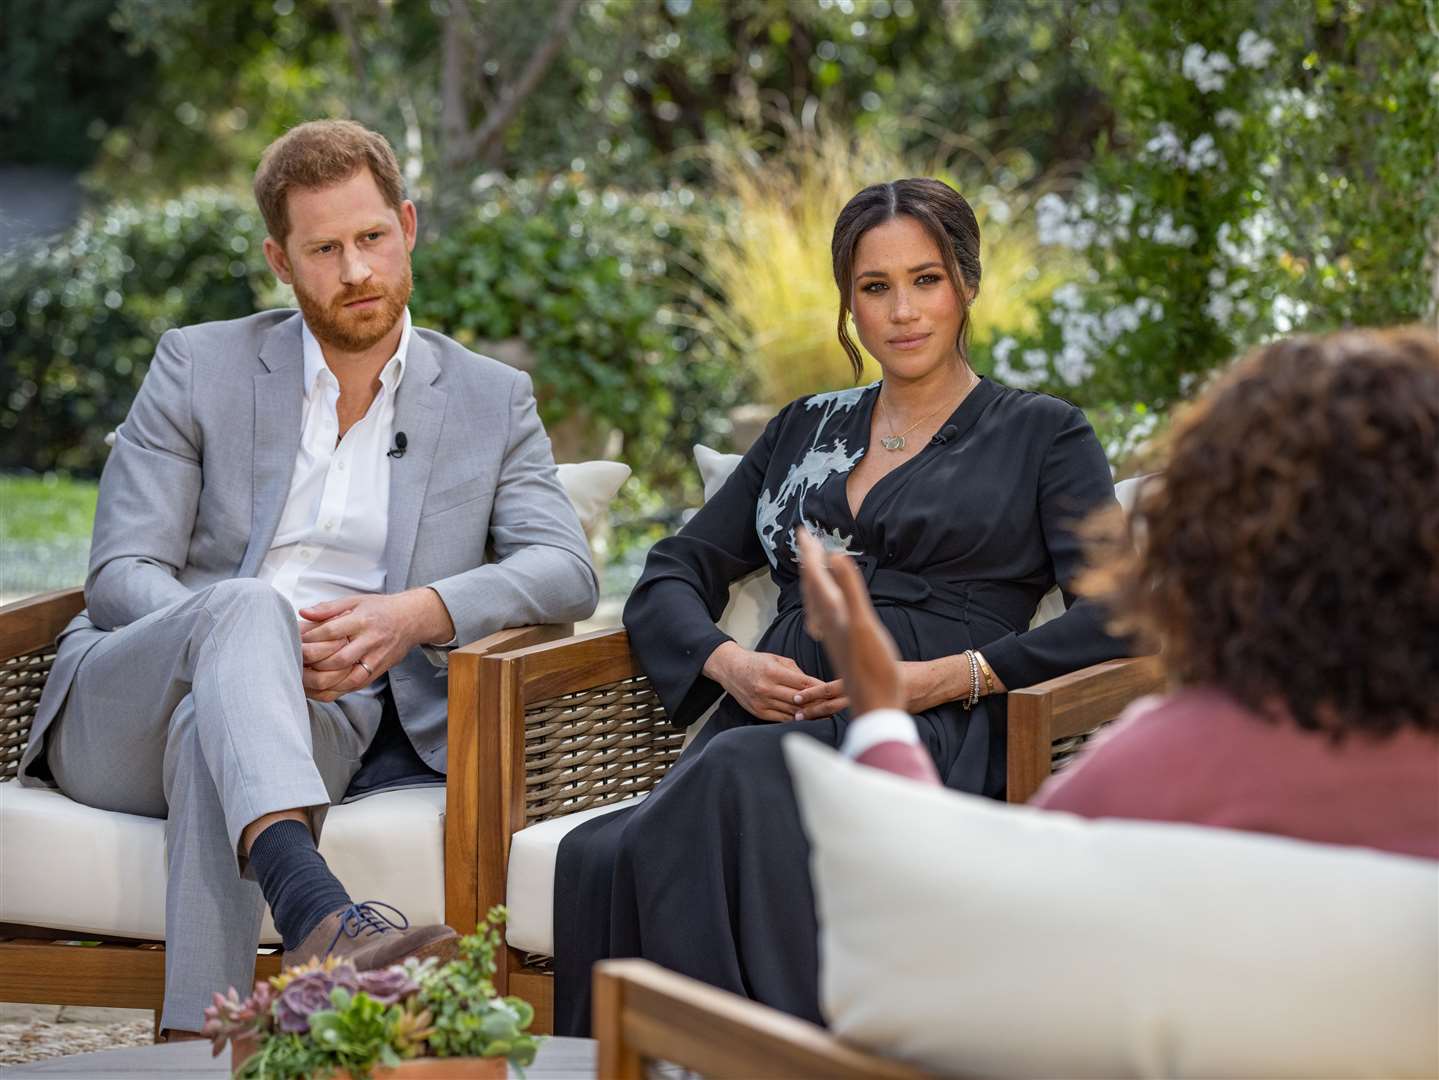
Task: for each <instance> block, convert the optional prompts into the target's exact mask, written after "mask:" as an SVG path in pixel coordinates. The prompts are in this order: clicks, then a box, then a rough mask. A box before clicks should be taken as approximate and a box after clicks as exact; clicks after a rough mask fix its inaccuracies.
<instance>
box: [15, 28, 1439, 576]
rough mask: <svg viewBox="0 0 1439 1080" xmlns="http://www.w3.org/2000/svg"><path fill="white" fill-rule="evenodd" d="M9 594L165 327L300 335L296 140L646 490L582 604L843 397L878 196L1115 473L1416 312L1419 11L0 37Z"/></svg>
mask: <svg viewBox="0 0 1439 1080" xmlns="http://www.w3.org/2000/svg"><path fill="white" fill-rule="evenodd" d="M0 28H3V32H0V64H3V70H5V71H6V73H7V77H6V79H5V80H4V81H3V83H0V156H3V164H0V596H3V597H7V598H8V597H14V596H17V595H24V594H26V593H29V592H34V591H38V590H41V589H45V588H54V587H59V586H64V585H73V584H77V583H79V582H80V581H81V580H82V579H83V575H84V563H85V554H86V550H87V548H88V542H89V525H90V519H91V516H92V515H93V509H94V498H95V484H94V482H95V478H96V477H97V476H98V473H99V470H100V468H101V467H102V465H103V463H104V458H105V442H104V439H105V435H106V434H107V433H108V432H109V431H110V430H111V429H113V428H114V426H115V425H116V424H117V423H118V422H119V421H120V420H121V419H122V418H123V416H124V414H125V411H126V409H127V407H128V405H129V402H130V400H131V398H132V397H133V395H134V392H135V390H136V388H137V387H138V386H139V383H140V380H141V379H142V378H143V376H144V373H145V369H146V365H147V363H148V361H149V358H150V355H151V352H152V349H153V347H154V343H155V341H156V339H157V338H158V337H159V336H160V334H161V333H162V332H163V331H164V330H165V329H167V328H169V327H171V326H176V325H182V324H186V323H192V322H197V321H203V320H209V319H224V318H232V317H236V316H241V315H245V314H248V313H249V312H251V311H253V310H255V309H256V308H258V307H266V306H275V305H281V304H285V303H286V302H287V296H286V292H285V290H284V289H283V288H282V287H279V286H278V285H277V284H276V283H275V282H274V280H273V279H272V277H271V276H270V275H269V273H268V271H267V270H266V268H265V265H264V261H263V258H262V256H261V251H260V241H261V239H262V237H263V228H262V225H261V222H260V219H259V215H258V213H257V212H256V211H255V209H254V206H253V202H252V200H251V198H250V196H249V192H248V181H249V178H250V176H251V174H252V171H253V168H254V165H255V162H256V160H257V158H258V155H259V152H260V150H261V149H262V148H263V147H264V145H265V144H266V143H267V142H268V141H269V140H270V139H271V138H273V137H274V136H275V135H277V134H279V133H280V132H282V131H283V130H285V129H286V128H287V127H288V126H290V125H292V124H294V123H296V122H298V121H300V120H303V119H308V118H312V117H317V116H350V117H353V118H355V119H358V120H360V121H362V122H364V123H366V124H369V125H371V126H373V127H376V128H378V129H379V130H381V131H383V132H385V133H386V135H388V136H389V138H390V140H391V141H392V143H393V144H394V146H395V147H396V149H397V151H398V153H399V154H400V157H401V159H402V164H403V167H404V170H405V174H406V177H407V181H408V183H409V186H410V190H411V194H412V196H413V197H414V198H415V199H416V201H417V203H418V204H419V207H420V220H421V225H422V239H421V243H420V246H419V248H418V249H417V251H416V256H415V282H416V288H415V295H414V299H413V302H412V310H413V312H414V315H415V317H416V319H417V321H419V322H420V323H422V324H424V325H427V326H431V327H434V328H436V329H440V330H443V331H444V332H446V333H449V334H451V335H453V336H455V337H456V338H458V339H459V340H461V341H463V342H465V343H467V344H469V345H471V346H472V347H474V348H476V349H479V350H481V351H487V352H490V353H492V354H493V355H497V356H500V357H501V358H503V359H506V360H508V361H509V362H513V363H518V364H521V365H524V366H526V367H527V368H528V369H529V370H530V371H531V372H532V374H533V376H534V379H535V383H536V387H537V392H538V394H539V397H540V401H541V407H542V411H543V415H544V417H545V419H546V422H547V423H548V424H549V425H550V428H551V431H552V434H553V435H554V438H555V442H556V449H557V454H558V456H559V457H560V458H561V460H581V459H584V458H588V457H595V456H601V455H603V456H612V457H619V458H621V459H622V460H625V461H627V462H628V463H629V464H631V465H632V466H633V467H634V470H635V477H634V478H633V479H632V480H631V481H630V483H629V484H628V485H627V486H626V489H625V491H624V492H623V493H622V495H621V497H620V499H619V500H618V501H617V502H616V504H615V507H614V512H613V526H614V527H613V529H612V531H611V532H610V534H609V538H608V540H607V542H606V543H607V547H608V550H607V551H606V552H604V554H605V555H606V556H607V562H608V564H609V565H608V570H607V573H606V586H605V587H606V592H607V594H608V595H609V596H610V597H611V599H612V600H613V598H614V597H617V596H622V595H623V594H624V593H625V592H626V591H627V589H628V587H629V585H630V583H631V582H632V580H633V577H634V575H635V573H636V571H637V568H638V565H639V562H640V560H641V559H642V557H643V553H644V551H645V549H646V548H647V546H648V544H649V543H650V542H652V541H653V539H655V538H656V537H657V536H660V535H663V534H664V533H665V532H667V531H670V530H672V529H674V528H675V527H676V526H677V524H678V522H679V518H680V513H681V511H682V510H683V508H684V507H686V506H690V505H694V504H695V503H697V502H698V500H699V497H700V488H699V482H698V476H697V474H696V473H695V470H694V468H693V465H692V462H691V460H690V448H691V446H692V444H694V443H696V442H707V443H709V444H711V445H716V446H720V447H723V448H735V449H743V447H744V446H745V445H746V444H747V440H748V439H749V438H751V437H752V435H753V433H754V430H755V426H754V424H755V418H756V417H760V418H763V417H765V416H767V415H768V414H769V413H771V412H772V411H773V410H774V408H775V407H776V406H778V405H780V404H783V403H784V402H785V401H787V400H789V399H791V398H793V397H795V396H797V395H799V394H802V393H807V392H813V391H817V390H822V389H831V388H834V387H837V386H841V385H844V384H846V383H847V381H848V370H847V366H846V363H845V360H844V357H843V354H842V353H841V352H840V350H839V347H838V345H837V344H836V342H835V339H834V312H835V289H834V283H833V280H832V278H831V275H830V267H829V233H830V228H831V225H832V223H833V220H834V217H835V214H836V213H837V211H838V210H839V208H840V207H841V206H842V205H843V203H844V201H845V200H846V199H847V198H848V197H849V196H850V195H851V194H853V193H854V192H855V191H856V190H858V189H859V188H860V187H861V186H862V185H864V184H866V183H869V182H873V181H875V180H882V179H891V178H894V177H897V176H906V175H938V176H941V177H943V178H945V179H947V180H949V181H950V182H951V183H953V184H954V185H955V186H956V187H957V188H958V189H959V190H960V191H962V192H963V193H965V195H966V196H967V197H968V198H969V199H970V201H971V202H972V203H973V204H974V205H975V207H976V210H977V212H978V214H979V217H980V221H981V226H982V230H983V234H984V243H983V258H984V280H983V285H982V289H981V294H980V299H979V302H978V305H977V307H976V309H975V318H976V333H975V337H974V349H973V359H974V362H975V365H976V367H977V368H978V369H979V370H980V371H982V372H985V373H987V374H991V375H994V376H995V377H997V378H999V379H1000V380H1001V381H1003V382H1006V383H1008V384H1010V385H1014V386H1021V387H1031V388H1035V389H1040V390H1046V391H1049V392H1053V393H1057V394H1061V395H1063V396H1065V397H1067V398H1069V399H1070V400H1072V401H1074V402H1076V403H1077V404H1079V405H1081V406H1083V407H1084V408H1085V410H1086V411H1087V412H1088V414H1089V417H1090V419H1091V421H1092V422H1093V423H1094V424H1095V427H1096V428H1097V430H1098V431H1099V432H1100V435H1101V438H1102V439H1103V441H1104V443H1105V446H1106V448H1107V450H1108V452H1109V454H1110V457H1111V460H1112V462H1113V464H1114V466H1115V469H1116V472H1117V473H1120V474H1123V473H1126V472H1130V471H1133V470H1135V469H1137V468H1139V467H1141V466H1142V463H1143V455H1144V448H1145V445H1146V442H1147V441H1148V440H1150V439H1151V438H1152V436H1153V435H1154V434H1155V433H1156V432H1157V431H1158V430H1160V429H1161V428H1162V426H1163V425H1164V423H1165V421H1166V417H1167V416H1169V415H1170V413H1171V411H1172V410H1173V408H1174V407H1175V406H1176V405H1177V404H1178V403H1180V402H1182V401H1183V399H1185V398H1186V397H1188V396H1192V395H1193V394H1194V393H1195V392H1196V391H1197V390H1198V389H1199V388H1200V387H1201V386H1202V385H1203V384H1204V382H1205V380H1206V379H1207V378H1208V377H1209V376H1210V375H1211V374H1212V373H1213V372H1214V371H1216V370H1217V369H1219V368H1221V367H1222V366H1223V365H1225V364H1226V363H1228V362H1229V361H1230V360H1231V359H1232V358H1233V357H1234V356H1235V355H1236V354H1237V353H1239V352H1241V351H1242V350H1244V349H1245V348H1247V347H1249V346H1251V345H1253V344H1255V343H1257V342H1260V341H1263V340H1265V339H1266V338H1268V337H1271V336H1273V335H1275V334H1280V333H1285V332H1288V331H1291V330H1294V329H1296V328H1305V329H1323V328H1328V327H1334V326H1338V325H1343V324H1383V323H1394V322H1412V321H1419V320H1424V321H1429V322H1431V323H1433V322H1434V321H1435V319H1436V309H1439V0H1035V2H1031V3H1023V2H1021V0H428V2H421V0H328V2H326V0H66V2H65V3H63V4H46V5H43V6H42V5H37V4H34V3H33V2H32V0H0Z"/></svg>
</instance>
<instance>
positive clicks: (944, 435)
mask: <svg viewBox="0 0 1439 1080" xmlns="http://www.w3.org/2000/svg"><path fill="white" fill-rule="evenodd" d="M958 434H959V428H957V427H955V426H954V425H953V424H945V425H944V427H942V428H940V429H939V430H938V431H936V432H935V433H934V438H932V439H930V440H929V441H930V442H932V443H933V444H934V445H935V446H943V445H944V444H945V443H947V442H949V440H950V439H952V438H954V437H955V436H956V435H958Z"/></svg>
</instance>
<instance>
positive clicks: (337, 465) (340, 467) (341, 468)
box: [335, 461, 345, 472]
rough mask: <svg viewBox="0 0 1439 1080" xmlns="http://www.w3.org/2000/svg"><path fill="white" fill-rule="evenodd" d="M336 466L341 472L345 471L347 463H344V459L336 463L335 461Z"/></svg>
mask: <svg viewBox="0 0 1439 1080" xmlns="http://www.w3.org/2000/svg"><path fill="white" fill-rule="evenodd" d="M335 468H337V469H339V470H340V471H341V472H344V471H345V463H344V462H343V461H339V462H336V463H335Z"/></svg>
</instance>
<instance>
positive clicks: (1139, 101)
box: [976, 0, 1439, 465]
mask: <svg viewBox="0 0 1439 1080" xmlns="http://www.w3.org/2000/svg"><path fill="white" fill-rule="evenodd" d="M1087 11H1088V16H1087V18H1086V21H1085V32H1084V35H1083V47H1084V48H1085V49H1086V51H1087V53H1088V55H1089V56H1090V57H1091V60H1092V62H1093V64H1094V65H1095V74H1096V79H1097V81H1098V82H1099V83H1100V84H1101V85H1102V86H1104V87H1105V89H1106V90H1107V92H1108V94H1109V98H1110V104H1111V106H1112V108H1113V110H1114V114H1115V125H1114V134H1113V137H1112V139H1110V140H1109V141H1108V142H1107V143H1106V144H1105V145H1103V146H1102V147H1101V150H1100V152H1099V153H1098V155H1097V156H1096V159H1095V161H1094V162H1093V164H1092V166H1091V167H1090V168H1089V169H1088V170H1087V172H1086V173H1085V174H1084V175H1083V176H1082V177H1080V179H1079V180H1078V182H1077V183H1076V184H1074V185H1073V186H1072V187H1071V189H1070V190H1068V191H1067V192H1066V193H1064V194H1060V193H1051V194H1048V195H1045V196H1044V197H1043V198H1041V199H1040V200H1039V202H1038V203H1037V204H1036V206H1035V219H1036V225H1037V234H1038V238H1039V242H1040V244H1041V245H1042V250H1045V251H1048V252H1052V253H1056V254H1061V253H1062V254H1063V255H1064V257H1065V258H1066V259H1068V260H1070V261H1073V260H1075V259H1076V258H1077V259H1078V263H1077V265H1079V266H1081V267H1082V268H1083V270H1082V272H1081V274H1080V275H1079V276H1077V277H1076V278H1074V279H1073V280H1071V281H1069V282H1068V283H1066V284H1064V285H1061V286H1060V287H1059V288H1057V289H1055V290H1054V291H1053V293H1052V294H1051V296H1050V297H1049V300H1048V303H1047V304H1046V305H1045V306H1044V308H1043V310H1042V312H1041V315H1040V319H1039V324H1040V329H1039V330H1038V331H1037V332H1035V333H1031V334H1025V335H1018V334H1013V335H1007V336H1004V335H1002V336H999V337H997V338H996V339H995V340H993V341H992V342H989V343H988V345H987V348H985V349H983V350H979V349H977V350H976V361H977V362H978V363H979V364H980V366H981V367H983V366H985V365H986V364H987V365H988V368H989V370H990V371H991V372H992V374H994V375H995V377H996V378H998V379H999V380H1000V381H1002V382H1007V383H1009V384H1011V385H1014V386H1019V387H1025V388H1034V389H1043V390H1047V391H1050V392H1053V393H1058V394H1061V395H1063V396H1065V397H1068V398H1070V399H1071V400H1073V401H1075V402H1077V403H1078V404H1080V405H1083V406H1084V407H1085V408H1086V409H1087V411H1088V412H1089V415H1090V417H1091V420H1092V421H1093V422H1094V423H1095V427H1096V429H1097V430H1098V431H1099V432H1100V436H1101V439H1102V440H1103V441H1104V443H1105V446H1106V449H1107V450H1108V451H1109V453H1110V457H1111V461H1113V462H1115V463H1116V465H1119V464H1120V463H1122V462H1123V461H1124V460H1125V459H1126V458H1129V457H1131V456H1132V455H1133V454H1134V453H1135V452H1136V451H1137V450H1138V449H1139V448H1140V447H1141V446H1142V444H1143V442H1144V440H1145V439H1147V438H1149V437H1150V436H1151V435H1153V434H1154V433H1155V432H1156V431H1157V430H1159V428H1160V427H1162V425H1163V422H1164V421H1163V415H1164V413H1165V411H1166V410H1167V409H1168V407H1169V406H1170V405H1171V404H1172V403H1174V402H1175V401H1177V400H1179V399H1181V398H1184V397H1186V396H1189V395H1191V394H1192V393H1194V392H1195V391H1196V390H1197V389H1199V388H1200V387H1201V386H1202V385H1203V383H1204V381H1205V380H1206V378H1207V376H1208V375H1209V373H1211V372H1212V371H1214V370H1215V369H1216V368H1219V367H1221V366H1222V365H1224V364H1225V363H1227V362H1228V361H1229V360H1230V359H1232V358H1233V357H1234V356H1236V355H1237V354H1239V353H1241V352H1243V351H1245V350H1246V349H1247V348H1248V347H1249V346H1251V345H1254V344H1256V343H1258V342H1260V341H1263V340H1265V339H1266V338H1268V337H1270V336H1273V335H1275V334H1282V333H1288V332H1291V331H1294V330H1300V329H1313V330H1320V329H1325V328H1328V327H1331V326H1335V325H1341V324H1347V323H1369V324H1379V323H1395V322H1406V321H1413V320H1416V319H1420V318H1424V317H1426V316H1428V317H1431V318H1432V317H1433V313H1434V306H1435V303H1436V294H1439V270H1436V267H1435V262H1434V260H1435V256H1436V253H1439V25H1436V24H1439V9H1436V8H1435V7H1434V5H1433V3H1432V2H1431V0H1226V2H1225V3H1223V4H1204V3H1194V2H1193V0H1134V2H1129V0H1126V2H1124V3H1122V4H1114V3H1110V2H1108V0H1094V2H1093V3H1092V4H1090V5H1089V7H1088V8H1087Z"/></svg>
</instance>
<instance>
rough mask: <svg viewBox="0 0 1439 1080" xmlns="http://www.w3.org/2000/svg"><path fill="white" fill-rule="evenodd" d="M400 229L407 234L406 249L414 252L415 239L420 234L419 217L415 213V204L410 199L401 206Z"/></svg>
mask: <svg viewBox="0 0 1439 1080" xmlns="http://www.w3.org/2000/svg"><path fill="white" fill-rule="evenodd" d="M400 228H401V229H402V230H403V231H404V233H405V247H406V249H408V250H409V251H414V250H415V237H416V236H417V235H418V232H419V215H418V214H416V212H415V204H414V203H412V202H411V201H410V200H409V199H406V200H405V201H404V202H402V203H401V204H400Z"/></svg>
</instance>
